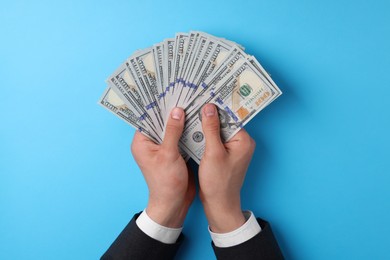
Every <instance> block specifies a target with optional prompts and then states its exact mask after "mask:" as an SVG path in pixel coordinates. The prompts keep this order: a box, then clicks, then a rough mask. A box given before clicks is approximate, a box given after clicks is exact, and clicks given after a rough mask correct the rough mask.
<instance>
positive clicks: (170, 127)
mask: <svg viewBox="0 0 390 260" xmlns="http://www.w3.org/2000/svg"><path fill="white" fill-rule="evenodd" d="M184 117H185V115H184V110H183V109H182V108H179V107H175V108H174V109H172V111H171V115H170V117H169V118H168V121H167V124H166V126H165V135H164V140H163V143H162V145H163V147H166V148H167V149H175V150H178V144H179V140H180V137H181V134H182V133H183V128H184Z"/></svg>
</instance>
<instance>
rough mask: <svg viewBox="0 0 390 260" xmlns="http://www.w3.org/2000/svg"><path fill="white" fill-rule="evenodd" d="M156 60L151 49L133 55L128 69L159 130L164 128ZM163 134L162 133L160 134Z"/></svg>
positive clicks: (129, 60) (146, 108) (147, 110)
mask: <svg viewBox="0 0 390 260" xmlns="http://www.w3.org/2000/svg"><path fill="white" fill-rule="evenodd" d="M153 63H154V61H153V55H152V52H151V50H150V49H147V50H145V51H143V52H139V53H137V54H136V55H132V56H131V57H130V58H129V59H128V62H126V65H127V69H128V71H129V72H130V74H131V76H132V77H133V79H134V80H135V81H136V84H137V86H138V87H139V92H140V94H141V97H142V99H143V102H144V104H145V107H144V108H145V110H146V112H147V113H148V114H149V115H150V117H151V118H152V120H153V122H154V124H155V126H156V128H157V130H158V131H161V133H162V131H163V130H164V124H163V119H162V117H161V112H160V107H159V105H158V103H157V99H158V91H157V88H156V84H155V78H154V75H155V74H154V71H153V70H154V64H153ZM160 136H162V135H160Z"/></svg>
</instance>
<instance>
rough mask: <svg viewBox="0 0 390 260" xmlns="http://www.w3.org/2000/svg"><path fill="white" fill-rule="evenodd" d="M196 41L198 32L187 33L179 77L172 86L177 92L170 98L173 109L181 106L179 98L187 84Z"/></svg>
mask: <svg viewBox="0 0 390 260" xmlns="http://www.w3.org/2000/svg"><path fill="white" fill-rule="evenodd" d="M198 39H199V32H190V33H189V36H188V44H187V47H186V50H185V54H184V57H183V62H182V64H181V66H180V67H181V68H180V71H179V76H178V79H177V80H176V82H175V86H174V88H175V89H177V91H175V93H174V95H173V96H172V100H173V101H174V104H173V106H174V107H176V106H181V104H179V101H180V96H181V94H182V93H183V90H184V89H185V87H186V83H188V81H187V80H188V78H187V75H188V70H191V67H190V65H191V64H192V58H193V55H194V53H195V51H196V49H197V43H198Z"/></svg>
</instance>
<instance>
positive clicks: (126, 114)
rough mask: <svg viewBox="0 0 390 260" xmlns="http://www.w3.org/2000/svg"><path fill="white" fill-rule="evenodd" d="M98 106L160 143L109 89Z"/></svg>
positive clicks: (157, 137) (109, 88) (108, 88)
mask: <svg viewBox="0 0 390 260" xmlns="http://www.w3.org/2000/svg"><path fill="white" fill-rule="evenodd" d="M99 104H100V105H101V106H103V107H104V108H105V109H107V110H108V111H110V112H111V113H113V114H115V115H116V116H117V117H119V118H121V119H122V120H123V121H125V122H126V123H128V124H129V125H131V126H132V127H134V128H135V129H137V130H138V131H140V132H141V133H143V134H144V135H146V136H147V137H149V138H150V139H151V140H153V141H154V142H155V143H161V139H160V137H159V136H157V135H155V134H153V133H151V132H149V130H148V129H146V128H145V127H144V124H143V123H142V121H141V120H140V119H139V117H138V116H136V115H135V114H134V112H133V111H132V110H131V109H129V108H128V107H127V105H126V104H125V103H124V102H123V100H122V99H121V98H120V97H119V96H118V95H117V94H116V93H115V91H113V90H112V88H111V87H107V88H106V90H105V91H104V93H103V95H102V97H101V98H100V99H99Z"/></svg>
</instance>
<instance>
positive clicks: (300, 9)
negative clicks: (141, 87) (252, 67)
mask: <svg viewBox="0 0 390 260" xmlns="http://www.w3.org/2000/svg"><path fill="white" fill-rule="evenodd" d="M389 12H390V2H389V1H361V0H359V1H349V0H342V1H336V0H330V1H271V0H269V1H231V2H228V1H205V0H198V1H171V2H167V1H165V2H164V1H160V2H157V1H156V2H153V1H76V0H70V1H18V0H13V1H2V2H1V5H0V35H1V41H0V82H1V83H0V84H1V85H0V90H1V92H0V95H1V102H0V119H1V121H0V259H97V258H98V257H99V256H100V255H101V254H102V253H103V252H104V251H105V250H106V249H107V248H108V246H109V245H110V244H111V242H112V241H113V240H114V239H115V238H116V236H117V235H118V234H119V232H120V231H121V230H122V228H123V227H124V226H125V225H126V224H127V222H128V221H129V220H130V219H131V217H132V215H133V213H135V212H137V211H140V210H142V209H143V208H144V207H145V205H146V201H147V188H146V185H145V183H144V181H143V178H142V176H141V173H140V171H139V169H138V168H137V166H136V164H135V162H134V160H133V158H132V156H131V154H130V151H129V144H130V142H131V140H132V136H133V134H134V130H133V129H132V128H131V127H129V126H128V125H126V124H125V123H123V122H121V121H120V120H119V119H118V118H116V117H114V116H113V115H111V114H110V113H108V112H107V111H105V110H104V109H102V108H101V107H100V106H98V105H97V104H96V103H97V100H98V98H99V97H100V95H101V93H102V92H103V90H104V88H105V83H104V80H105V78H106V77H107V76H108V75H109V74H110V73H111V72H113V70H114V69H115V68H116V67H117V66H119V65H120V63H121V62H122V61H123V60H124V59H125V58H126V57H127V56H129V55H130V54H131V53H132V52H133V51H134V50H136V49H139V48H144V47H147V46H149V45H151V44H153V43H156V42H159V41H161V40H162V39H164V38H167V37H171V36H173V35H174V33H175V32H179V31H189V30H191V29H196V30H203V31H206V32H209V33H212V34H215V35H218V36H222V37H226V38H228V39H231V40H234V41H237V42H239V43H241V44H243V45H244V46H246V48H247V52H248V53H251V54H254V55H255V56H256V57H257V58H258V59H259V60H260V61H261V63H262V64H263V65H264V67H265V68H266V69H267V70H268V71H269V72H270V73H271V74H272V76H273V78H274V79H275V81H276V82H277V84H278V85H279V86H280V88H281V89H282V90H283V91H284V95H283V96H282V97H280V98H279V99H278V100H277V101H276V102H274V103H273V104H271V106H269V107H268V108H267V109H266V110H265V111H263V112H262V113H260V114H259V115H258V116H257V117H256V118H255V119H254V120H253V121H252V122H251V123H250V124H249V125H248V126H247V130H248V131H249V133H250V134H251V135H252V136H253V138H254V139H255V140H256V142H257V149H256V152H255V155H254V160H253V162H252V164H251V167H250V169H249V172H248V174H247V179H246V182H245V184H244V187H243V191H242V197H243V206H244V208H248V209H251V210H253V211H254V212H255V214H256V215H257V216H261V217H263V218H265V219H267V220H269V221H270V222H271V224H272V226H273V229H274V233H275V235H276V237H277V239H278V241H279V243H280V246H281V248H282V251H283V253H284V255H285V256H286V258H287V259H390V250H389V245H390V239H389V234H390V225H389V219H390V202H389V200H390V185H389V184H390V176H389V173H390V158H389V155H390V152H389V147H390V138H389V132H390V115H389V110H390V108H389V97H390V84H389V82H390V76H389V75H390V48H389V46H390V15H389ZM184 232H185V234H186V235H187V240H186V242H185V244H184V245H183V247H182V248H181V250H180V252H179V257H178V258H179V259H212V258H214V255H213V252H212V249H211V247H210V238H209V235H208V232H207V222H206V219H205V217H204V213H203V209H202V207H201V204H200V202H199V200H198V199H197V200H196V201H195V203H194V205H193V207H192V208H191V210H190V212H189V215H188V218H187V220H186V223H185V230H184Z"/></svg>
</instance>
